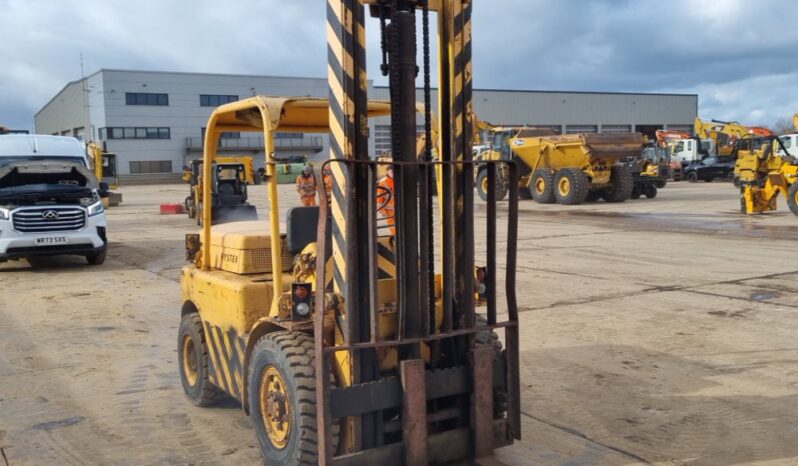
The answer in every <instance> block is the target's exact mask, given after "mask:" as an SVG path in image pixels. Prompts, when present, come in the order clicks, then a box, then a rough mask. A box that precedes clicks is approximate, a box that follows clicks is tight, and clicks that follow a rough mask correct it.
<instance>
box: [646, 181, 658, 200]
mask: <svg viewBox="0 0 798 466" xmlns="http://www.w3.org/2000/svg"><path fill="white" fill-rule="evenodd" d="M643 194H645V195H646V197H647V198H649V199H654V198H655V197H657V187H656V186H654V185H653V184H650V185H648V186H646V187H645V188H643Z"/></svg>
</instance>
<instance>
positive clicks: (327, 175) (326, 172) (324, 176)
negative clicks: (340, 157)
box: [321, 165, 333, 204]
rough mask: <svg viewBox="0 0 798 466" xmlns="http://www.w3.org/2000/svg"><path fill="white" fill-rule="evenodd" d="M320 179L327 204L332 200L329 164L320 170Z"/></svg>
mask: <svg viewBox="0 0 798 466" xmlns="http://www.w3.org/2000/svg"><path fill="white" fill-rule="evenodd" d="M321 175H322V180H323V181H324V190H325V191H326V192H327V204H329V203H330V202H332V184H333V178H332V170H330V166H329V165H327V166H325V167H324V168H323V169H322V170H321Z"/></svg>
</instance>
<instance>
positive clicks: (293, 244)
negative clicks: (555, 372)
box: [177, 0, 521, 466]
mask: <svg viewBox="0 0 798 466" xmlns="http://www.w3.org/2000/svg"><path fill="white" fill-rule="evenodd" d="M365 3H368V5H366V4H365ZM367 6H368V7H369V10H370V12H371V14H372V15H375V16H376V17H377V18H379V24H380V30H381V34H382V35H383V37H384V39H385V40H384V41H383V44H384V47H385V50H384V54H383V55H384V58H385V63H383V67H382V69H383V70H384V71H385V72H386V74H388V75H389V87H390V90H391V101H390V103H382V104H380V103H378V102H369V100H368V96H367V89H368V86H367V77H366V72H365V69H366V64H365V57H366V52H365V47H366V42H365V22H366V11H367V10H366V7H367ZM471 9H472V3H471V2H470V1H463V0H441V1H437V2H430V3H429V4H427V3H426V2H417V1H409V0H391V1H376V0H375V1H372V2H362V1H352V0H329V1H328V5H327V21H328V27H327V31H328V50H329V54H328V58H329V71H330V73H329V80H330V98H329V101H328V100H327V99H314V98H307V97H300V98H277V97H252V98H249V99H245V100H242V101H239V102H234V103H230V104H226V105H223V106H221V107H219V108H217V109H216V110H215V111H214V112H213V113H212V114H211V116H210V119H209V121H208V124H207V132H206V141H205V152H204V162H203V177H204V178H205V179H209V178H210V177H211V176H212V166H213V161H214V158H215V156H216V148H217V143H218V140H219V137H220V135H221V133H223V132H228V131H241V132H260V133H261V134H262V135H263V137H264V140H265V147H266V151H265V152H266V169H267V175H268V197H269V199H268V200H269V203H270V209H269V220H268V222H235V223H227V224H224V225H216V226H211V221H210V219H211V209H210V207H209V206H203V210H202V217H203V218H204V220H205V221H204V223H203V228H202V231H201V232H200V233H199V234H191V235H188V236H187V238H186V253H187V257H188V258H189V259H190V260H191V262H192V263H191V264H189V265H187V266H186V267H185V268H184V269H183V271H182V276H181V291H182V293H181V295H182V301H183V305H182V310H181V315H182V321H181V325H180V330H179V333H178V342H177V343H178V361H179V371H180V376H181V380H182V384H183V388H184V391H185V393H186V395H187V397H188V398H189V400H191V402H192V403H194V404H195V405H197V406H207V405H210V404H212V403H213V402H215V401H216V400H218V399H219V398H220V397H223V396H229V397H233V398H235V399H236V400H238V401H239V402H240V403H241V405H242V408H243V410H244V411H245V412H247V413H248V414H249V416H250V418H251V420H252V423H253V426H254V431H255V434H256V437H257V439H258V443H259V446H260V450H261V453H262V456H263V459H264V462H265V463H266V464H269V465H300V464H319V465H324V466H330V465H373V464H381V465H385V466H393V465H403V464H406V465H422V464H441V463H450V462H460V463H467V464H481V463H482V462H484V461H487V459H490V458H491V457H492V451H493V450H494V449H495V448H498V447H500V446H504V445H508V444H510V443H512V441H513V440H514V439H519V438H520V434H521V429H520V393H519V363H518V357H519V355H518V310H517V306H516V298H515V264H516V244H517V229H518V225H517V222H518V203H517V198H518V192H517V186H518V179H517V178H518V173H517V169H516V167H515V163H514V162H511V161H510V162H508V161H495V162H488V163H487V168H486V169H487V170H489V171H490V172H491V175H493V176H492V177H491V179H494V180H495V179H496V171H497V169H498V167H499V166H500V165H507V166H508V167H509V168H508V171H509V176H510V188H509V189H510V202H509V206H508V208H507V209H506V211H504V213H503V218H504V219H505V221H506V222H507V225H506V228H503V230H504V231H506V237H503V238H501V239H500V238H499V235H498V232H499V231H501V230H500V229H499V228H498V225H497V211H498V209H497V199H496V198H497V196H496V192H497V189H498V186H497V185H496V183H492V182H489V183H488V201H487V208H486V213H487V215H486V217H485V220H484V222H485V223H484V230H485V237H484V238H480V241H481V242H483V241H484V244H485V245H486V247H485V249H486V252H485V255H484V257H483V258H482V259H483V260H484V264H485V265H484V266H479V267H477V266H476V258H475V245H474V243H475V238H474V230H475V228H474V227H475V216H474V179H473V172H474V166H473V164H474V160H473V156H472V153H471V142H472V137H473V133H472V131H471V124H472V122H471V118H470V115H471V112H470V109H471V106H472V103H471V88H472V87H471V62H470V56H471V53H470V51H471V22H470V19H471ZM432 12H435V13H437V20H438V24H437V31H438V38H439V44H438V51H439V54H440V58H439V63H441V69H440V75H439V80H438V84H439V96H440V98H439V99H440V100H439V109H440V110H439V118H438V122H437V129H438V131H439V141H440V149H439V150H438V151H437V152H438V154H437V158H434V157H433V136H432V126H433V125H432V112H431V110H432V105H431V98H430V96H431V85H430V71H431V70H430V64H429V55H430V54H429V52H430V48H431V46H432V44H431V43H430V42H431V40H430V39H431V37H430V25H429V22H430V13H432ZM417 16H421V25H422V26H421V34H420V35H421V36H422V38H423V41H422V44H423V45H422V49H423V50H422V52H423V53H422V55H423V56H424V57H425V60H424V63H423V64H422V66H421V67H420V69H421V70H422V72H423V76H424V79H423V89H424V96H425V99H424V115H425V133H426V135H425V136H426V141H427V142H426V147H425V150H424V151H423V153H422V155H421V157H419V156H418V154H417V151H416V143H417V141H416V116H415V96H416V85H415V81H416V74H417V73H418V72H419V66H418V65H417V63H416V46H417V44H416V42H417V40H416V28H417V27H416V17H417ZM353 31H354V33H353ZM386 114H389V115H390V116H391V127H392V134H393V135H394V137H393V138H392V151H391V152H392V155H393V160H392V161H390V162H378V161H375V160H373V159H371V158H370V156H369V155H370V154H369V153H368V118H369V116H378V115H386ZM277 131H279V132H292V131H296V132H303V133H307V132H329V134H330V146H331V149H330V150H331V154H330V155H331V158H330V160H329V161H327V162H325V163H324V166H326V167H329V168H330V169H331V171H332V177H333V187H332V195H331V199H329V201H330V202H329V203H328V202H327V195H326V191H325V190H324V188H323V186H324V185H323V183H322V182H321V180H318V181H319V182H318V183H317V186H319V188H320V189H319V191H318V194H319V196H320V197H321V200H322V202H320V206H318V207H315V206H314V207H297V208H293V209H289V211H288V212H286V213H285V215H281V209H280V204H279V199H278V190H277V179H276V177H275V176H274V170H275V167H276V165H277V162H276V160H275V154H274V136H275V133H276V132H277ZM384 164H389V165H390V166H392V167H393V171H394V177H395V179H396V184H395V186H396V190H395V192H392V193H390V195H391V198H392V202H393V203H394V210H395V212H396V216H395V223H394V224H393V226H392V228H391V229H390V230H392V231H386V230H387V229H385V228H382V229H381V228H380V227H378V224H377V210H378V209H379V207H380V206H379V205H377V204H378V201H377V199H378V198H379V197H380V196H381V195H382V194H386V193H381V192H380V190H379V189H378V183H377V171H378V168H379V167H380V165H384ZM436 174H437V191H438V202H439V217H437V218H435V217H434V216H433V209H432V205H433V196H432V186H433V180H435V179H436ZM316 176H318V173H317V174H316ZM210 194H211V190H210V186H209V185H208V184H205V185H203V196H204V197H205V198H208V197H209V196H210ZM394 231H395V232H394ZM499 243H503V244H504V245H505V246H506V257H505V258H504V259H503V260H502V261H498V260H497V259H498V257H497V256H498V251H497V244H499ZM436 251H438V253H437V254H436ZM499 262H504V264H505V267H504V270H503V271H502V270H500V269H499V266H498V263H499ZM502 279H503V283H502V282H501V281H502ZM500 287H502V288H503V289H504V300H502V303H500V302H499V299H498V296H497V291H498V289H499V288H500ZM500 304H501V305H500ZM478 308H479V309H480V310H481V312H480V313H477V309H478ZM497 332H501V333H502V334H503V335H502V336H503V338H502V340H503V342H504V348H502V345H501V344H500V343H499V341H500V338H499V335H498V334H497ZM494 464H495V463H494Z"/></svg>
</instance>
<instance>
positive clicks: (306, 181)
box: [296, 165, 316, 207]
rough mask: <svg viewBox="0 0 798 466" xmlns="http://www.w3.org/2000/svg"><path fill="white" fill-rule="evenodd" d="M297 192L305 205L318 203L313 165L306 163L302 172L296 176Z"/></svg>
mask: <svg viewBox="0 0 798 466" xmlns="http://www.w3.org/2000/svg"><path fill="white" fill-rule="evenodd" d="M296 192H297V193H299V199H300V200H301V201H302V205H303V206H306V207H307V206H314V205H316V177H314V176H313V167H311V166H310V165H305V168H303V169H302V173H300V174H299V176H297V177H296Z"/></svg>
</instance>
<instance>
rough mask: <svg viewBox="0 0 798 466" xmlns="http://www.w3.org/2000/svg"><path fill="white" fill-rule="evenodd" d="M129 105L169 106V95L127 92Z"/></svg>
mask: <svg viewBox="0 0 798 466" xmlns="http://www.w3.org/2000/svg"><path fill="white" fill-rule="evenodd" d="M125 103H126V104H127V105H161V106H166V105H169V94H152V93H148V92H125Z"/></svg>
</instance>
